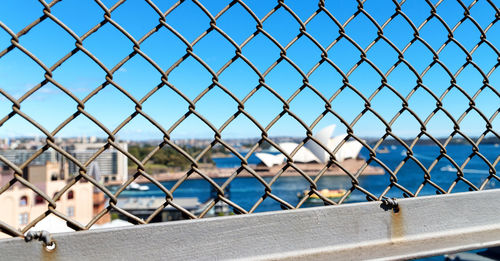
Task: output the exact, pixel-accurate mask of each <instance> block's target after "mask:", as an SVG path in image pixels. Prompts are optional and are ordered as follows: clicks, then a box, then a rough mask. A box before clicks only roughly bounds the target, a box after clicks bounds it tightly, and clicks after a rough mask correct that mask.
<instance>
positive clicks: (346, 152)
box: [335, 140, 363, 161]
mask: <svg viewBox="0 0 500 261" xmlns="http://www.w3.org/2000/svg"><path fill="white" fill-rule="evenodd" d="M362 148H363V145H362V144H361V143H360V142H359V141H357V140H354V141H348V142H346V143H344V145H342V147H341V148H340V150H339V151H337V153H335V158H336V159H337V160H338V161H343V160H345V159H348V158H353V159H355V158H357V157H358V154H359V152H360V151H361V149H362Z"/></svg>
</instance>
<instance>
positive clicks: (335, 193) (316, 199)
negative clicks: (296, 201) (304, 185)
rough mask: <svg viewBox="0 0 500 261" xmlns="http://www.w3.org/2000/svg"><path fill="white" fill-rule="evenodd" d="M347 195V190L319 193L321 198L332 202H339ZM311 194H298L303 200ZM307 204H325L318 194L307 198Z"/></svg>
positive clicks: (322, 191) (323, 190) (305, 192)
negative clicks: (338, 200)
mask: <svg viewBox="0 0 500 261" xmlns="http://www.w3.org/2000/svg"><path fill="white" fill-rule="evenodd" d="M346 193H347V190H345V189H322V190H320V191H319V194H321V196H323V197H325V198H328V199H331V200H337V199H340V198H341V197H343V196H344V195H345V194H346ZM308 194H309V191H308V190H306V191H304V192H302V193H298V194H297V197H299V198H303V197H305V196H307V195H308ZM306 202H310V203H323V200H322V199H321V198H320V197H319V196H318V195H316V194H312V195H310V196H309V198H307V200H306Z"/></svg>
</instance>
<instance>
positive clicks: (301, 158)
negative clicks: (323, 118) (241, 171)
mask: <svg viewBox="0 0 500 261" xmlns="http://www.w3.org/2000/svg"><path fill="white" fill-rule="evenodd" d="M334 130H335V125H330V126H327V127H325V128H323V129H321V130H320V131H319V132H318V133H316V134H315V135H314V138H315V139H316V140H317V141H319V142H320V143H321V144H323V145H324V146H325V147H326V148H327V149H328V150H329V151H330V152H333V151H334V150H335V149H336V148H337V146H339V145H340V143H341V142H342V141H343V140H344V139H345V137H346V136H347V134H343V135H339V136H335V137H333V138H332V136H333V132H334ZM279 146H280V147H281V148H282V149H283V151H284V152H286V153H287V154H289V155H290V154H291V153H292V151H293V150H295V148H296V147H297V146H298V144H297V143H293V142H284V143H280V144H279ZM362 147H363V145H361V143H360V142H358V141H356V140H353V141H347V142H345V143H344V144H342V146H341V147H340V148H339V149H338V150H337V152H336V153H335V155H334V156H335V159H336V160H337V161H339V162H343V161H344V160H346V159H357V157H358V154H359V152H360V151H361V148H362ZM255 156H257V158H259V159H260V160H261V162H262V164H264V165H265V166H266V167H269V168H271V167H273V166H275V165H281V164H282V163H283V162H284V160H285V159H286V157H285V155H283V154H281V153H280V154H271V153H264V152H261V153H256V154H255ZM329 158H330V155H329V153H327V152H326V151H325V150H324V149H323V148H322V147H321V146H319V145H318V144H317V143H316V142H314V141H308V142H307V143H306V144H305V145H304V146H302V147H301V148H300V149H299V150H298V151H297V153H295V155H294V156H293V157H292V159H293V160H294V162H295V163H323V164H324V163H327V162H328V160H329Z"/></svg>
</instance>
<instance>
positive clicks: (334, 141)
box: [328, 133, 347, 152]
mask: <svg viewBox="0 0 500 261" xmlns="http://www.w3.org/2000/svg"><path fill="white" fill-rule="evenodd" d="M346 136H347V134H345V133H344V134H342V135H339V136H335V137H333V138H331V139H330V141H329V142H328V150H329V151H330V152H333V150H335V149H336V148H337V146H338V145H339V144H340V142H342V141H343V140H344V138H345V137H346ZM342 147H343V146H342ZM342 147H341V148H340V149H342Z"/></svg>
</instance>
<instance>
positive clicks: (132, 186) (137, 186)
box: [125, 182, 149, 191]
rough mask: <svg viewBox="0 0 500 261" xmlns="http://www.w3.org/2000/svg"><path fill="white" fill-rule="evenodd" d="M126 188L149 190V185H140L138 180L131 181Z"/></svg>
mask: <svg viewBox="0 0 500 261" xmlns="http://www.w3.org/2000/svg"><path fill="white" fill-rule="evenodd" d="M125 189H126V190H139V191H147V190H149V187H148V186H146V185H140V184H139V183H137V182H132V183H130V185H128V186H127V187H126V188H125Z"/></svg>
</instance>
